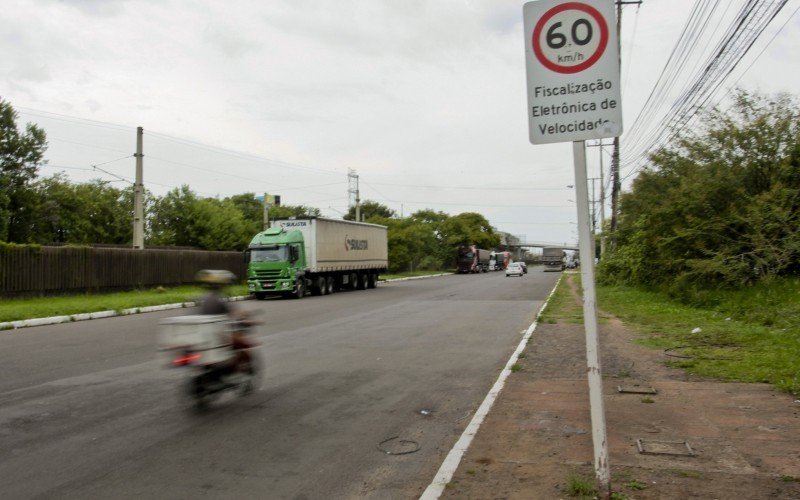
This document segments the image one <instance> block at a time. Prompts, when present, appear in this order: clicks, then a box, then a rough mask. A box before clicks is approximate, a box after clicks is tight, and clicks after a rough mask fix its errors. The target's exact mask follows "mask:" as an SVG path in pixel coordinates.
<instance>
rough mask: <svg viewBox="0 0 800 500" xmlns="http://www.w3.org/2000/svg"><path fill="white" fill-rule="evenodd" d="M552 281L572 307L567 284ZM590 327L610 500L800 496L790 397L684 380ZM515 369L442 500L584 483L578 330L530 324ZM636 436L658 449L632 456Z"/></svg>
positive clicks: (545, 493)
mask: <svg viewBox="0 0 800 500" xmlns="http://www.w3.org/2000/svg"><path fill="white" fill-rule="evenodd" d="M565 278H568V276H565ZM561 286H571V287H572V290H573V298H574V300H575V301H577V302H578V303H580V299H579V296H578V293H577V291H576V290H575V287H574V284H572V283H571V280H570V279H565V280H564V282H562V284H561ZM600 329H601V355H602V367H603V373H604V389H603V392H604V395H605V396H604V402H605V409H606V419H607V432H608V439H609V455H610V464H611V471H612V489H613V491H615V492H617V493H618V494H620V495H621V496H620V497H619V498H631V499H639V498H719V499H722V498H737V499H742V500H743V499H763V498H781V499H783V498H786V499H790V498H793V499H796V498H800V404H798V403H796V402H795V401H794V399H793V398H792V397H791V396H790V395H788V394H784V393H779V392H776V391H774V390H773V389H772V388H771V387H770V386H768V385H765V384H739V383H724V382H718V381H714V380H708V379H700V378H697V377H692V376H688V375H686V374H685V373H683V372H682V371H681V370H677V369H672V368H668V367H666V366H665V365H664V361H665V357H664V353H663V352H661V351H658V350H653V349H648V348H645V347H641V346H639V345H636V344H635V343H634V340H635V339H636V338H637V337H638V334H637V333H636V332H634V331H633V330H631V329H629V328H627V327H626V326H625V325H624V324H623V323H621V322H620V321H618V320H617V319H615V318H611V317H607V316H605V317H604V319H603V320H602V321H601V328H600ZM519 363H520V365H522V366H523V370H521V371H519V372H517V373H512V375H511V377H509V379H508V381H507V383H506V386H505V388H504V390H503V392H502V394H501V395H500V397H499V399H498V400H497V402H496V404H495V406H494V408H493V409H492V411H491V413H490V414H489V416H488V417H487V419H486V420H485V422H484V424H483V425H482V427H481V429H480V431H479V432H478V434H477V435H476V437H475V440H474V441H473V443H472V445H471V447H470V449H469V450H468V452H467V454H466V455H465V457H464V459H463V460H462V462H461V464H460V466H459V468H458V470H457V471H456V474H455V476H454V477H453V480H452V481H451V482H450V484H448V486H447V488H446V489H445V493H444V494H443V496H442V497H443V498H459V499H463V498H468V499H488V498H493V499H501V498H509V499H523V498H524V499H539V498H542V499H550V498H568V497H569V494H568V482H569V480H568V478H570V476H578V477H584V478H588V479H590V480H591V478H593V476H594V470H593V467H592V460H593V456H594V455H593V450H592V439H591V424H590V420H589V401H588V388H587V382H586V376H585V371H586V364H585V342H584V328H583V325H582V324H579V323H575V322H572V323H570V322H566V321H564V320H563V319H558V320H557V322H556V323H555V324H547V323H544V324H540V325H539V326H538V327H537V329H536V331H535V332H534V334H533V337H532V338H531V341H530V343H529V345H528V347H527V349H526V350H525V357H524V358H523V359H520V361H519ZM619 388H621V389H622V390H623V391H626V392H619ZM650 388H653V389H654V390H655V391H656V394H653V395H649V394H637V393H634V392H642V391H646V390H649V389H650ZM627 391H633V392H627ZM637 440H641V443H642V445H643V446H644V450H645V451H649V452H656V453H663V454H643V453H640V451H639V446H638V445H637ZM683 442H685V443H687V444H688V448H687V446H686V445H684V444H679V443H683ZM689 448H691V451H692V453H693V455H688V454H687V453H688V450H689Z"/></svg>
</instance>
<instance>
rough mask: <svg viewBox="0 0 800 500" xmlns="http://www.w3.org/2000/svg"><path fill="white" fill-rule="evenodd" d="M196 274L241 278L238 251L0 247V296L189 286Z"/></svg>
mask: <svg viewBox="0 0 800 500" xmlns="http://www.w3.org/2000/svg"><path fill="white" fill-rule="evenodd" d="M200 269H227V270H229V271H231V272H233V273H234V274H235V275H236V276H237V277H239V278H240V279H244V277H245V272H246V269H247V265H246V264H245V262H244V257H243V255H242V253H241V252H209V251H202V250H174V249H169V250H161V249H159V250H149V249H145V250H134V249H130V248H126V249H122V248H90V247H38V248H37V247H28V246H5V247H2V248H0V296H5V297H13V296H32V295H59V294H67V293H82V292H96V291H105V290H125V289H134V288H139V287H154V286H159V285H165V286H168V285H181V284H188V283H194V276H195V273H197V271H199V270H200Z"/></svg>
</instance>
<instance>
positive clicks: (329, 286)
mask: <svg viewBox="0 0 800 500" xmlns="http://www.w3.org/2000/svg"><path fill="white" fill-rule="evenodd" d="M334 285H335V282H334V280H333V276H328V278H327V279H326V280H325V293H327V294H328V295H330V294H332V293H333V290H334V289H335V286H334Z"/></svg>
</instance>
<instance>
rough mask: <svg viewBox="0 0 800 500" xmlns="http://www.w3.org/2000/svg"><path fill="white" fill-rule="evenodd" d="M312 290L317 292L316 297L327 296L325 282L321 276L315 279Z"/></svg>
mask: <svg viewBox="0 0 800 500" xmlns="http://www.w3.org/2000/svg"><path fill="white" fill-rule="evenodd" d="M314 289H315V290H316V292H317V293H316V295H325V294H327V293H328V287H327V282H326V281H325V278H323V277H322V276H320V277H319V278H317V284H316V286H315V287H314Z"/></svg>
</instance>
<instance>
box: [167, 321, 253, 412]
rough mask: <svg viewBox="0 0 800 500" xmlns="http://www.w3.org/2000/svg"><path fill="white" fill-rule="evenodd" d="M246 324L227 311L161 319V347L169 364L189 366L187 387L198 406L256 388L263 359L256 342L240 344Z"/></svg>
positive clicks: (202, 406) (201, 406)
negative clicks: (259, 367) (239, 339)
mask: <svg viewBox="0 0 800 500" xmlns="http://www.w3.org/2000/svg"><path fill="white" fill-rule="evenodd" d="M243 328H247V327H245V326H242V323H241V322H240V321H238V320H233V319H231V318H230V317H229V316H227V315H203V314H198V315H190V316H178V317H174V318H166V319H163V320H161V322H160V331H159V339H158V349H159V351H160V352H161V353H162V357H163V361H164V363H165V364H166V365H168V366H170V367H173V368H184V369H188V370H189V372H190V375H189V377H188V379H187V380H186V382H185V384H186V385H185V388H184V390H185V393H186V395H187V396H188V397H189V398H190V401H191V402H192V403H193V406H194V407H195V408H196V409H204V408H206V407H207V406H208V405H209V404H210V403H211V402H212V401H213V400H214V399H215V398H216V397H218V396H219V395H221V394H222V393H223V392H227V391H230V392H238V393H239V394H240V395H246V394H249V393H251V392H253V390H254V389H255V388H256V385H257V381H258V377H259V369H258V364H259V363H258V359H257V354H256V349H254V347H255V346H254V345H253V344H252V343H248V344H247V345H245V346H243V345H237V340H236V339H237V335H239V334H241V331H242V329H243ZM238 342H239V344H241V341H238Z"/></svg>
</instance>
